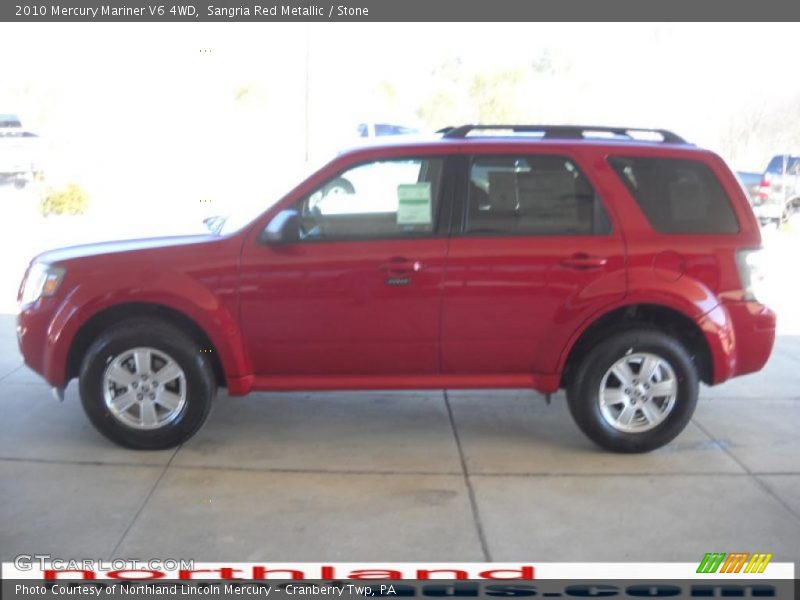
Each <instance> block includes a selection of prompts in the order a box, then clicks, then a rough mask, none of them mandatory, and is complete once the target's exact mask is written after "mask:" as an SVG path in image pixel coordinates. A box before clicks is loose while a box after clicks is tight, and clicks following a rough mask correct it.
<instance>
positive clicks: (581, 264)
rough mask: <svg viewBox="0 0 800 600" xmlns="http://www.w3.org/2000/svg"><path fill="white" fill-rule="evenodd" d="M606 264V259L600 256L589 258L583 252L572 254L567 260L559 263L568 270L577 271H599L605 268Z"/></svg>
mask: <svg viewBox="0 0 800 600" xmlns="http://www.w3.org/2000/svg"><path fill="white" fill-rule="evenodd" d="M606 263H608V259H607V258H604V257H602V256H589V255H588V254H586V253H584V252H579V253H577V254H573V255H572V256H570V257H569V258H565V259H564V260H562V261H561V265H562V266H564V267H566V268H568V269H578V270H587V269H599V268H601V267H604V266H606Z"/></svg>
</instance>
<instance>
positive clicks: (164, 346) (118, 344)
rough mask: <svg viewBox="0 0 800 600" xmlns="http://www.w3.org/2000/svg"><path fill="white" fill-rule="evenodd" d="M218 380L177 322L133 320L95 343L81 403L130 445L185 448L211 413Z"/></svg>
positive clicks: (100, 425) (84, 371)
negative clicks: (180, 445)
mask: <svg viewBox="0 0 800 600" xmlns="http://www.w3.org/2000/svg"><path fill="white" fill-rule="evenodd" d="M215 391H216V386H215V382H214V375H213V371H212V369H211V365H209V364H208V359H207V358H206V357H204V356H203V355H202V354H201V353H200V349H199V347H198V346H197V344H195V343H194V341H193V340H192V339H191V338H190V337H189V336H187V335H186V334H185V333H183V331H181V330H180V329H178V328H176V327H174V326H173V325H171V324H169V323H167V322H163V321H159V320H154V319H133V320H130V321H126V322H124V323H121V324H119V325H116V326H114V327H112V328H111V329H109V330H108V331H107V332H105V333H103V334H102V335H101V336H100V337H99V338H98V339H97V340H95V342H94V343H93V344H92V345H91V346H90V348H89V350H88V352H87V353H86V356H85V358H84V360H83V364H82V367H81V374H80V393H81V403H82V404H83V408H84V410H85V411H86V414H87V416H88V417H89V419H90V420H91V422H92V423H93V424H94V426H95V427H96V428H97V429H98V430H99V431H100V433H102V434H103V435H105V436H106V437H108V438H109V439H111V440H112V441H114V442H116V443H118V444H120V445H122V446H126V447H129V448H138V449H162V448H170V447H173V446H177V445H178V444H180V443H182V442H184V441H186V440H187V439H189V438H190V437H191V436H192V435H194V434H195V433H196V432H197V430H198V429H199V428H200V426H201V425H202V424H203V422H204V421H205V419H206V417H207V416H208V413H209V410H210V408H211V402H212V400H213V398H214V395H215Z"/></svg>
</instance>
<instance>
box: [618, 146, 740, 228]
mask: <svg viewBox="0 0 800 600" xmlns="http://www.w3.org/2000/svg"><path fill="white" fill-rule="evenodd" d="M609 163H610V164H611V167H612V168H613V169H614V171H615V172H616V174H617V176H618V177H619V178H620V179H621V180H622V182H623V183H624V184H625V186H626V187H627V188H628V190H629V191H630V193H631V195H632V196H633V198H634V199H635V200H636V202H637V204H638V205H639V208H641V210H642V212H643V213H644V215H645V217H647V220H648V221H650V224H651V225H652V227H653V229H655V230H656V231H658V232H660V233H678V234H679V233H707V234H715V233H722V234H724V233H737V232H738V231H739V222H738V221H737V220H736V215H735V214H734V212H733V208H732V207H731V203H730V200H729V199H728V196H727V194H726V193H725V190H724V189H723V188H722V185H720V183H719V181H718V180H717V178H716V176H715V175H714V173H713V172H712V171H711V169H709V168H708V167H707V166H706V165H704V164H703V163H701V162H698V161H694V160H686V159H676V158H653V157H621V156H615V157H611V158H609Z"/></svg>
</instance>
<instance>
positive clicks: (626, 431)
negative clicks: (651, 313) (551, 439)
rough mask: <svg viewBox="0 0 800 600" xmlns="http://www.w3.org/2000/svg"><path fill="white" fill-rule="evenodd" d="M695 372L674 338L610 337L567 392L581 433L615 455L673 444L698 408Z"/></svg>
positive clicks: (637, 332)
mask: <svg viewBox="0 0 800 600" xmlns="http://www.w3.org/2000/svg"><path fill="white" fill-rule="evenodd" d="M698 387H699V383H698V377H697V371H696V369H695V366H694V364H693V363H692V359H691V357H690V356H689V354H688V352H687V351H686V349H685V348H684V347H683V345H681V343H680V342H679V341H677V340H676V339H674V338H672V337H670V336H668V335H666V334H664V333H661V332H658V331H651V330H647V329H634V330H630V331H626V332H622V333H618V334H616V335H613V336H611V337H610V338H608V339H607V340H606V341H604V342H602V343H601V344H599V345H598V346H596V347H595V348H594V349H593V350H592V351H590V352H589V353H588V354H587V355H586V356H585V357H584V359H583V360H582V361H581V363H580V365H579V366H578V368H577V371H576V373H575V377H574V378H573V379H572V382H571V384H570V385H569V388H568V390H567V400H568V403H569V409H570V412H571V413H572V416H573V418H574V419H575V422H576V423H577V424H578V426H579V427H580V428H581V430H582V431H583V432H584V433H585V434H586V435H587V436H588V437H589V438H590V439H591V440H593V441H594V442H595V443H596V444H598V445H599V446H602V447H603V448H606V449H608V450H613V451H615V452H648V451H650V450H654V449H656V448H659V447H661V446H663V445H665V444H667V443H669V442H670V441H672V440H673V439H674V438H675V437H676V436H677V435H678V434H679V433H680V432H681V431H683V429H684V428H685V427H686V425H687V424H688V422H689V420H690V419H691V417H692V414H693V413H694V409H695V406H696V405H697V395H698Z"/></svg>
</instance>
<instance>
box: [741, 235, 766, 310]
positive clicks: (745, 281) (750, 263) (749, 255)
mask: <svg viewBox="0 0 800 600" xmlns="http://www.w3.org/2000/svg"><path fill="white" fill-rule="evenodd" d="M736 265H737V266H738V267H739V278H740V279H741V281H742V289H743V290H744V299H745V300H749V301H757V300H758V298H760V297H763V291H764V251H763V250H761V249H760V248H751V249H748V250H739V251H738V252H737V253H736Z"/></svg>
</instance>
